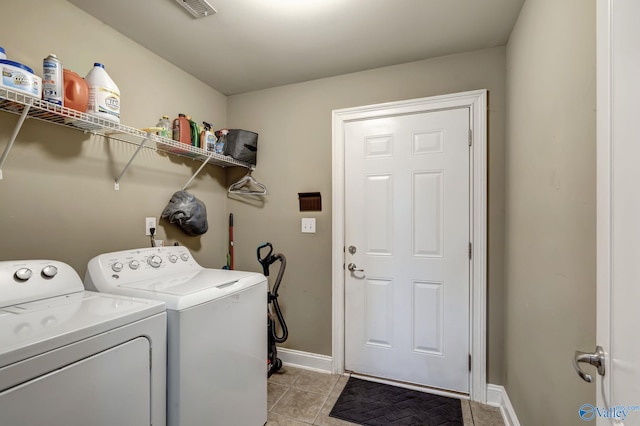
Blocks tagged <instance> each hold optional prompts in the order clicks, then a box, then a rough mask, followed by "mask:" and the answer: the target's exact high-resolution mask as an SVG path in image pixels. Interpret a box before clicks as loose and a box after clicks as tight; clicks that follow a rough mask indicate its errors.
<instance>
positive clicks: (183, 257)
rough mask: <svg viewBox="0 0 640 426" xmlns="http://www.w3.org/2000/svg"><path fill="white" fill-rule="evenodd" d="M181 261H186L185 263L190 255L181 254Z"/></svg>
mask: <svg viewBox="0 0 640 426" xmlns="http://www.w3.org/2000/svg"><path fill="white" fill-rule="evenodd" d="M180 259H182V260H184V261H185V262H186V261H187V260H189V255H188V254H187V253H181V254H180Z"/></svg>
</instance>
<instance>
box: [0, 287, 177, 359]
mask: <svg viewBox="0 0 640 426" xmlns="http://www.w3.org/2000/svg"><path fill="white" fill-rule="evenodd" d="M164 311H165V306H164V303H162V302H159V301H154V300H140V299H135V298H131V297H126V296H120V295H112V294H104V293H96V292H90V291H80V292H76V293H71V294H67V295H64V296H57V297H52V298H48V299H43V300H38V301H34V302H27V303H22V304H18V305H13V306H8V307H5V308H1V309H0V368H2V367H4V366H7V365H10V364H13V363H15V362H18V361H21V360H24V359H27V358H31V357H33V356H36V355H39V354H43V353H46V352H48V351H51V350H53V349H57V348H60V347H62V346H65V345H68V344H71V343H74V342H77V341H80V340H83V339H86V338H89V337H91V336H95V335H98V334H100V333H104V332H107V331H109V330H113V329H116V328H119V327H122V326H126V325H127V324H131V323H133V322H136V321H139V320H142V319H144V318H147V317H150V316H153V315H158V314H162V313H163V312H164Z"/></svg>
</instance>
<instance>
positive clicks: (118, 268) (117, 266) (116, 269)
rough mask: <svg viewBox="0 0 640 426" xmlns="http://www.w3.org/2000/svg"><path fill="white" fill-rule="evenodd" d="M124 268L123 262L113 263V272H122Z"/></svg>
mask: <svg viewBox="0 0 640 426" xmlns="http://www.w3.org/2000/svg"><path fill="white" fill-rule="evenodd" d="M122 268H124V265H123V264H122V262H116V263H114V264H113V265H111V269H112V270H113V272H120V271H122Z"/></svg>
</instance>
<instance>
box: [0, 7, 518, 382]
mask: <svg viewBox="0 0 640 426" xmlns="http://www.w3.org/2000/svg"><path fill="white" fill-rule="evenodd" d="M22 4H23V6H24V7H26V8H28V9H29V10H31V11H32V15H29V16H30V19H27V17H26V14H24V13H21V12H20V11H14V10H12V9H7V10H6V11H5V14H4V15H3V18H5V19H4V20H3V25H2V26H0V45H2V46H3V47H4V48H5V49H6V51H7V54H8V56H9V59H13V60H17V61H19V62H23V63H25V64H27V65H30V66H32V67H33V68H34V69H35V70H36V72H38V73H40V72H41V69H40V68H41V62H42V58H44V57H45V56H46V55H47V54H48V53H51V52H54V53H56V54H57V55H58V56H59V57H60V59H61V60H62V62H63V64H64V65H65V66H66V67H67V68H70V69H72V70H74V71H76V72H78V73H79V74H81V75H84V74H86V73H87V72H88V71H89V69H90V68H91V65H92V64H93V62H94V61H98V62H103V63H104V64H105V65H106V67H107V70H108V72H109V74H110V75H111V76H112V78H113V79H114V80H115V81H116V83H117V84H118V85H119V87H120V90H121V92H122V122H123V123H124V124H127V125H130V126H134V127H146V126H150V125H154V124H155V123H156V122H157V120H158V117H160V116H161V115H163V114H169V115H170V116H172V117H173V116H175V115H177V113H178V112H185V113H189V114H191V115H193V116H194V117H195V118H196V119H197V120H199V121H201V120H207V121H210V122H213V123H214V125H215V127H220V126H223V125H226V124H228V125H229V126H232V127H241V128H246V129H250V130H255V131H257V132H259V133H260V142H259V146H260V149H259V155H258V168H257V170H256V172H255V173H254V176H255V177H256V178H257V179H258V180H260V181H261V182H263V183H265V184H266V185H267V187H268V188H269V191H270V195H269V196H267V197H266V198H265V199H264V201H260V200H247V199H243V200H229V199H227V197H226V194H225V189H226V186H227V185H228V184H230V183H231V182H233V181H235V179H237V178H239V177H240V176H242V174H243V173H244V171H243V170H242V169H231V170H230V172H229V173H226V172H225V171H223V170H222V169H220V168H217V167H207V168H205V170H204V171H203V172H202V173H201V175H200V176H199V177H198V178H197V179H196V180H195V181H194V183H193V184H192V185H191V187H190V190H191V191H192V192H193V193H194V194H195V195H196V196H198V197H199V198H201V199H202V200H203V201H204V202H205V204H206V206H207V209H208V217H209V225H210V230H209V232H208V233H207V234H205V235H204V236H203V237H202V238H192V237H187V236H185V235H184V234H183V233H182V232H181V231H179V230H178V229H177V228H176V227H175V226H173V225H169V224H167V223H163V222H160V229H159V236H160V238H164V239H167V240H168V242H170V243H173V242H175V241H177V242H179V243H180V244H183V245H187V246H188V247H189V248H190V249H191V250H192V251H193V252H194V255H195V256H196V258H197V260H198V261H199V262H200V263H202V264H203V265H204V266H207V267H220V266H221V265H222V264H224V261H225V253H226V244H227V214H228V213H229V212H231V213H233V214H234V215H235V237H236V257H237V259H236V267H237V268H238V269H247V270H256V271H257V270H259V265H258V263H257V261H256V257H255V250H256V247H257V245H258V244H260V243H262V242H264V241H270V242H272V243H273V244H274V246H275V248H276V250H277V251H279V252H282V253H284V254H285V255H286V256H287V259H288V261H289V264H288V267H287V271H286V273H285V279H284V282H283V285H282V287H281V304H282V307H283V310H284V312H285V315H286V318H287V322H288V324H289V327H290V338H289V341H288V342H287V343H286V344H285V346H287V347H290V348H293V349H298V350H302V351H308V352H312V353H319V354H327V355H330V354H331V270H330V267H331V213H330V212H331V111H332V110H333V109H338V108H345V107H353V106H358V105H366V104H371V103H379V102H387V101H395V100H402V99H411V98H418V97H424V96H431V95H440V94H446V93H454V92H460V91H466V90H475V89H482V88H486V89H488V90H489V108H490V112H489V120H490V123H489V162H490V164H489V168H490V170H489V277H488V278H489V279H488V283H489V298H488V305H489V315H488V333H489V365H488V369H489V370H488V371H489V377H488V379H489V382H491V383H502V371H503V368H502V366H503V358H502V347H503V293H504V284H503V271H504V265H503V240H504V227H503V222H504V198H503V194H504V126H505V96H506V95H505V78H506V74H505V73H506V70H505V48H504V47H498V48H493V49H486V50H481V51H475V52H469V53H464V54H458V55H452V56H448V57H442V58H436V59H431V60H425V61H420V62H415V63H410V64H405V65H400V66H395V67H388V68H383V69H378V70H372V71H367V72H361V73H355V74H349V75H344V76H339V77H334V78H328V79H323V80H316V81H311V82H308V83H302V84H296V85H290V86H284V87H279V88H274V89H269V90H263V91H258V92H252V93H247V94H244V95H237V96H233V97H231V98H229V99H228V100H227V98H226V97H224V96H223V95H221V94H220V93H219V92H217V91H216V90H214V89H212V88H210V87H208V86H206V85H204V84H203V83H201V82H200V81H198V80H196V79H194V78H193V77H191V76H189V75H187V74H185V73H184V72H182V71H181V70H179V69H178V68H176V67H174V66H173V65H171V64H169V63H168V62H166V61H164V60H162V59H160V58H159V57H157V56H156V55H154V54H152V53H150V52H149V51H147V50H145V49H143V48H142V47H140V46H139V45H137V44H135V43H133V42H132V41H130V40H129V39H127V38H125V37H123V36H122V35H120V34H119V33H117V32H115V31H113V30H112V29H110V28H109V27H107V26H105V25H103V24H102V23H100V22H99V21H97V20H95V19H93V18H91V17H90V16H88V15H86V14H85V13H83V12H82V11H80V10H79V9H77V8H76V7H74V6H72V5H70V4H69V3H67V2H65V1H63V0H49V1H45V0H40V1H37V0H30V1H26V2H23V3H22ZM34 20H35V21H37V22H45V21H46V22H54V23H58V24H59V25H57V26H54V27H53V29H52V28H51V27H48V26H44V25H34V24H33V22H34ZM25 28H29V36H28V37H26V36H20V37H18V36H16V34H23V35H24V33H25V30H24V29H25ZM227 109H228V111H227ZM227 114H228V117H229V119H228V120H227ZM16 120H17V117H16V116H14V115H11V114H7V113H0V148H3V147H4V145H5V144H6V142H7V140H8V137H9V134H10V132H11V130H12V129H13V126H14V123H15V122H16ZM133 151H134V147H132V146H130V145H126V144H123V143H120V142H115V143H113V142H107V141H105V140H104V139H102V138H100V137H94V136H91V135H85V134H83V133H81V132H77V131H74V130H70V129H65V128H62V127H59V126H54V125H51V124H46V123H41V122H38V121H36V120H28V121H27V123H26V124H25V126H24V128H23V129H22V131H21V132H20V134H19V137H18V140H17V142H16V145H15V147H14V149H13V150H12V152H11V154H10V155H9V158H8V160H7V163H6V164H5V167H4V170H3V172H4V179H3V180H2V181H0V197H1V199H2V201H1V206H2V207H1V210H0V212H1V213H2V214H1V215H0V235H2V238H1V239H0V259H19V258H34V257H40V258H55V259H59V260H62V261H66V262H68V263H70V264H71V265H72V266H73V267H75V268H76V269H77V270H78V271H79V272H80V273H81V274H84V271H85V267H86V263H87V261H88V260H89V259H90V258H91V257H92V256H94V255H96V254H99V253H102V252H106V251H112V250H121V249H125V248H131V247H142V246H146V245H147V244H148V240H147V238H146V237H145V236H144V235H143V224H144V217H145V216H156V217H159V215H160V213H161V211H162V209H163V208H164V206H165V205H166V203H167V202H168V200H169V198H170V196H171V194H172V193H173V192H174V191H176V190H178V189H180V188H181V187H182V185H183V184H184V183H186V181H187V180H188V179H189V177H190V176H191V173H193V172H194V171H195V170H196V169H197V167H198V166H199V164H198V163H194V162H192V161H191V160H188V159H181V158H179V157H175V156H171V157H167V156H161V155H157V154H156V153H154V152H153V151H148V150H145V151H143V153H142V154H140V155H139V156H138V157H137V158H136V159H135V160H134V163H133V166H132V168H131V169H129V171H128V172H127V174H126V175H125V177H124V179H123V181H122V184H121V189H120V191H115V190H114V189H113V181H114V178H115V176H117V175H118V174H119V173H120V171H121V170H122V168H123V167H124V165H125V164H126V162H127V161H128V160H129V158H130V156H131V154H132V153H133ZM307 191H320V192H321V193H322V197H323V211H322V212H319V213H313V214H302V213H300V212H299V211H298V200H297V193H298V192H307ZM303 216H310V217H316V218H317V233H316V234H304V235H303V234H301V233H300V218H301V217H303ZM273 270H274V271H275V270H277V266H274V269H273Z"/></svg>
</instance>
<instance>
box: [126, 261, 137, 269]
mask: <svg viewBox="0 0 640 426" xmlns="http://www.w3.org/2000/svg"><path fill="white" fill-rule="evenodd" d="M139 267H140V262H138V261H137V260H132V261H131V262H129V268H131V269H138V268H139Z"/></svg>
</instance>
